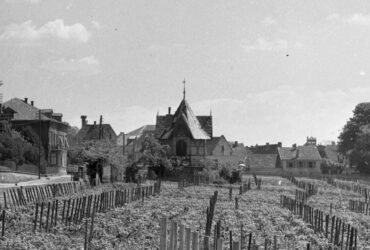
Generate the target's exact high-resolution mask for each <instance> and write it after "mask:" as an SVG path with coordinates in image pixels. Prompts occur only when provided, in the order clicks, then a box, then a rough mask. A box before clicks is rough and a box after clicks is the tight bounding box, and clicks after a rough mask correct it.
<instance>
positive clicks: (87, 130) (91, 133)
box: [76, 124, 117, 140]
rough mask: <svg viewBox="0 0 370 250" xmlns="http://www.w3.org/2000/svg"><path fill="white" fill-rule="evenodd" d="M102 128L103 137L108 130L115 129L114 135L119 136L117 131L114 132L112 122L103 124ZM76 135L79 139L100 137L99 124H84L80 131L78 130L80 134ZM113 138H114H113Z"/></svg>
mask: <svg viewBox="0 0 370 250" xmlns="http://www.w3.org/2000/svg"><path fill="white" fill-rule="evenodd" d="M102 130H103V138H105V136H104V135H105V134H106V133H107V132H108V131H113V133H114V135H115V136H116V137H117V135H116V133H115V132H114V130H113V128H112V126H111V125H110V124H102ZM76 137H77V138H78V139H79V140H93V139H98V138H99V125H98V124H96V125H94V124H86V125H84V126H83V127H82V128H81V129H80V131H78V134H77V135H76ZM112 139H113V138H112Z"/></svg>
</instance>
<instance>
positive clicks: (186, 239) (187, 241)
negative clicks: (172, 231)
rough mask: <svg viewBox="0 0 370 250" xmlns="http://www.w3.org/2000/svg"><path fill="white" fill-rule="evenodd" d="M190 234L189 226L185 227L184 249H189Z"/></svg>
mask: <svg viewBox="0 0 370 250" xmlns="http://www.w3.org/2000/svg"><path fill="white" fill-rule="evenodd" d="M190 236H191V231H190V228H188V227H187V228H186V229H185V244H186V248H185V249H186V250H190V247H191V242H190Z"/></svg>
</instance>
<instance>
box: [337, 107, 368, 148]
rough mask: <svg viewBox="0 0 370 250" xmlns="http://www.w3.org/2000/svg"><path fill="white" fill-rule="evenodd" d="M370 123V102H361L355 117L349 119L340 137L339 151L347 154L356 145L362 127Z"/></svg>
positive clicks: (354, 112) (356, 109) (356, 108)
mask: <svg viewBox="0 0 370 250" xmlns="http://www.w3.org/2000/svg"><path fill="white" fill-rule="evenodd" d="M368 124H370V102H367V103H360V104H358V105H357V106H356V107H355V110H354V111H353V117H352V118H350V120H349V121H347V124H346V125H345V126H344V128H343V131H342V132H341V133H340V135H339V137H338V139H339V143H338V150H339V152H341V153H343V154H346V153H347V152H348V151H349V150H352V149H353V148H354V146H355V143H356V140H357V138H358V136H359V133H360V132H361V127H362V126H366V125H368Z"/></svg>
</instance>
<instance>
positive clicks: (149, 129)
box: [125, 125, 156, 139]
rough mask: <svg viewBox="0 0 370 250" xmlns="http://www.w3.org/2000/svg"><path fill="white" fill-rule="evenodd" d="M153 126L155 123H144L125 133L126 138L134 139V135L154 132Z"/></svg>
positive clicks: (139, 135)
mask: <svg viewBox="0 0 370 250" xmlns="http://www.w3.org/2000/svg"><path fill="white" fill-rule="evenodd" d="M155 128H156V127H155V125H144V126H141V127H140V128H138V129H135V130H133V131H131V132H129V133H127V134H126V135H125V136H126V138H127V139H135V137H137V138H139V137H141V136H143V135H144V134H146V133H150V132H155Z"/></svg>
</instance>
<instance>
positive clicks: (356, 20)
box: [343, 13, 370, 26]
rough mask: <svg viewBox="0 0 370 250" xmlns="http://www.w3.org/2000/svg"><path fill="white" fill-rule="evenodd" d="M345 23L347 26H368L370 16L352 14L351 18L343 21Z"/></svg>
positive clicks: (369, 24)
mask: <svg viewBox="0 0 370 250" xmlns="http://www.w3.org/2000/svg"><path fill="white" fill-rule="evenodd" d="M343 21H344V22H345V23H349V24H357V25H364V26H370V15H364V14H361V13H356V14H353V15H352V16H350V17H348V18H345V19H343Z"/></svg>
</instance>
